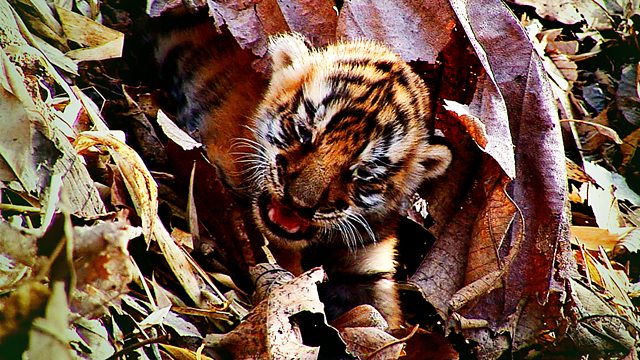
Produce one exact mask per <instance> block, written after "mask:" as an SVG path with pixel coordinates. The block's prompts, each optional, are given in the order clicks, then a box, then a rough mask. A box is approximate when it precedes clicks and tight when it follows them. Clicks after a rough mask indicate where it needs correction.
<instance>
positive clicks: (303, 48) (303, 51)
mask: <svg viewBox="0 0 640 360" xmlns="http://www.w3.org/2000/svg"><path fill="white" fill-rule="evenodd" d="M269 53H270V54H271V61H272V64H273V72H274V73H275V72H277V71H279V70H282V69H284V68H286V67H287V66H290V65H292V64H294V63H296V62H298V61H301V60H302V59H304V58H305V57H307V56H309V47H308V46H307V43H306V40H305V38H304V37H303V36H302V35H300V34H298V33H288V34H280V35H276V36H274V37H272V38H271V39H270V40H269Z"/></svg>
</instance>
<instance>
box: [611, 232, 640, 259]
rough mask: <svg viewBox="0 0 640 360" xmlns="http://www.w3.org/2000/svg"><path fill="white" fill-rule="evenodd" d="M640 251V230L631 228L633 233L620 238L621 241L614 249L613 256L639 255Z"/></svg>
mask: <svg viewBox="0 0 640 360" xmlns="http://www.w3.org/2000/svg"><path fill="white" fill-rule="evenodd" d="M639 250H640V229H638V228H631V231H629V232H627V233H625V234H624V235H622V236H621V237H620V241H619V242H618V243H617V244H616V245H615V246H614V248H613V256H614V257H620V256H626V255H628V254H629V253H637V252H638V251H639Z"/></svg>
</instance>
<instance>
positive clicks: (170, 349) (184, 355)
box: [160, 344, 215, 360]
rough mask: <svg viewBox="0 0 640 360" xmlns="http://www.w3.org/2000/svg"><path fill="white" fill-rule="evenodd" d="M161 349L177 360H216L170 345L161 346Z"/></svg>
mask: <svg viewBox="0 0 640 360" xmlns="http://www.w3.org/2000/svg"><path fill="white" fill-rule="evenodd" d="M160 347H162V349H164V351H166V352H167V353H169V354H170V355H171V358H172V359H175V360H215V359H214V358H210V357H208V356H206V355H203V354H201V353H200V352H199V351H198V352H194V351H191V350H189V349H185V348H181V347H177V346H172V345H168V344H161V345H160Z"/></svg>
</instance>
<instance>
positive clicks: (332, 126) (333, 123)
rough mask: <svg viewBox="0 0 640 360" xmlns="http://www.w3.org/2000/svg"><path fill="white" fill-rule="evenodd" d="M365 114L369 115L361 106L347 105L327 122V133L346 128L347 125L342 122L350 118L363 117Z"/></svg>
mask: <svg viewBox="0 0 640 360" xmlns="http://www.w3.org/2000/svg"><path fill="white" fill-rule="evenodd" d="M365 116H367V112H366V111H364V110H363V109H360V108H354V107H346V108H343V109H340V110H338V112H337V113H335V114H333V116H332V117H331V119H330V120H329V122H328V123H327V126H326V128H325V133H331V132H334V131H336V130H338V129H340V128H344V127H345V126H344V125H342V124H343V123H344V121H345V120H346V119H348V118H356V119H363V118H364V117H365ZM339 125H341V126H339Z"/></svg>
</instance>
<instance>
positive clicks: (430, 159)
mask: <svg viewBox="0 0 640 360" xmlns="http://www.w3.org/2000/svg"><path fill="white" fill-rule="evenodd" d="M422 155H423V156H424V157H425V160H422V161H421V162H420V164H421V165H422V166H424V168H425V170H426V173H425V178H427V179H433V178H435V177H438V176H440V175H442V174H444V172H445V171H446V170H447V168H448V167H449V165H450V164H451V160H453V154H452V153H451V148H450V147H449V145H448V144H447V141H446V140H445V138H444V137H443V136H442V135H440V134H437V135H431V136H429V143H428V144H427V145H426V147H425V148H424V149H423V150H422Z"/></svg>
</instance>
